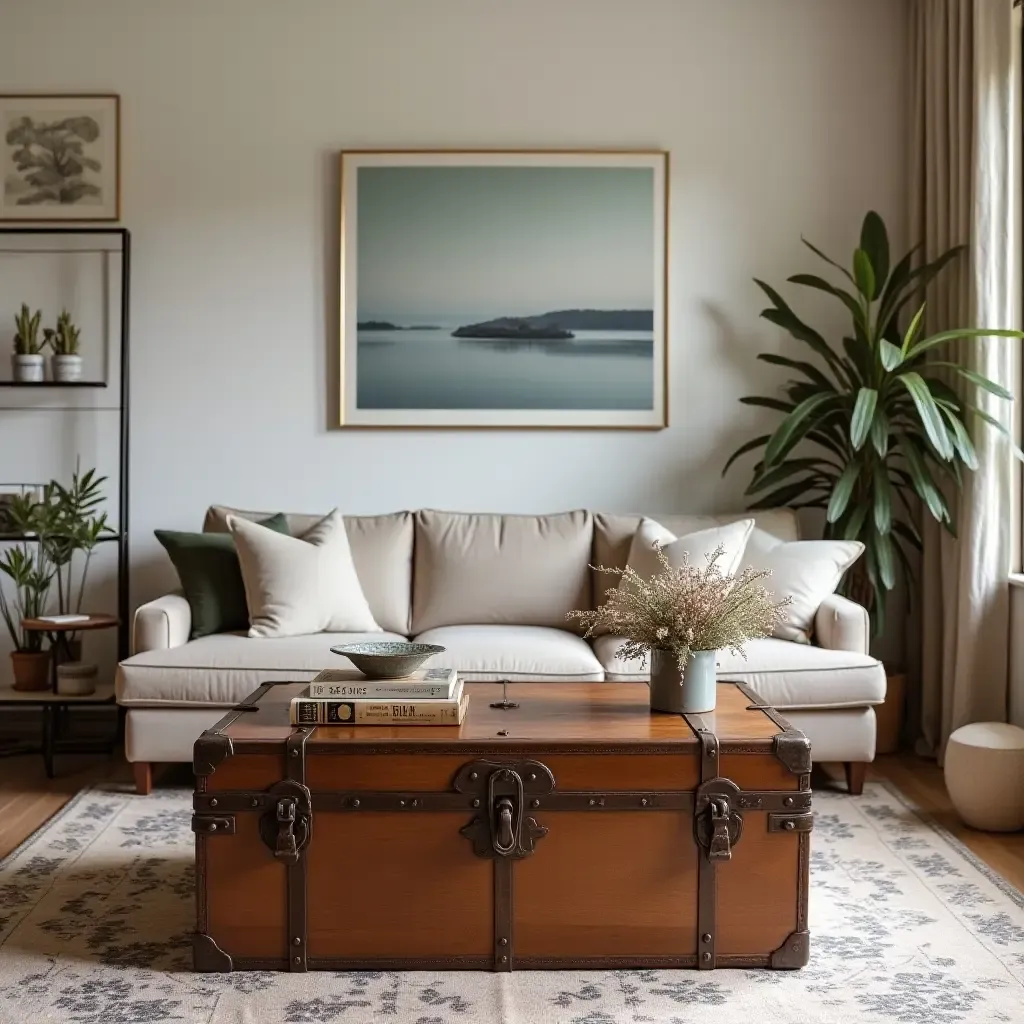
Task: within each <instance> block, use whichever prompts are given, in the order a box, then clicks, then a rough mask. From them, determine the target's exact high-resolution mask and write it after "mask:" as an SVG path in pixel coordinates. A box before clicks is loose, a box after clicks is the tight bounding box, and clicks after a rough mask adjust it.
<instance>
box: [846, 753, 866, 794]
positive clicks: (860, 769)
mask: <svg viewBox="0 0 1024 1024" xmlns="http://www.w3.org/2000/svg"><path fill="white" fill-rule="evenodd" d="M843 768H844V769H845V770H846V786H847V788H848V789H849V790H850V794H851V795H852V796H860V795H861V793H863V792H864V776H865V775H866V774H867V771H868V763H867V761H844V762H843Z"/></svg>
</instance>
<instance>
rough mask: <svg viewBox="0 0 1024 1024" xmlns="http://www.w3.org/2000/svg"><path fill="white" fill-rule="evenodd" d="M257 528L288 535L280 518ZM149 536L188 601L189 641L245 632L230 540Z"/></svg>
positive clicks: (245, 613)
mask: <svg viewBox="0 0 1024 1024" xmlns="http://www.w3.org/2000/svg"><path fill="white" fill-rule="evenodd" d="M259 525H260V526H265V527H266V528H267V529H268V530H275V531H276V532H278V533H287V532H288V521H287V519H286V518H285V517H284V516H283V515H281V514H278V515H275V516H271V517H270V518H269V519H263V520H261V521H260V524H259ZM153 532H154V534H155V536H156V539H157V540H158V541H159V542H160V543H161V544H162V545H163V546H164V550H165V551H166V552H167V556H168V557H169V558H170V560H171V564H172V565H173V566H174V569H175V571H176V572H177V574H178V580H179V582H180V583H181V589H182V591H183V592H184V594H185V599H186V600H187V601H188V605H189V614H190V616H191V620H192V624H191V632H190V636H191V637H192V639H195V638H196V637H200V636H209V635H210V634H211V633H228V632H230V631H231V630H234V629H245V628H246V627H247V626H248V625H249V605H248V603H247V602H246V599H245V584H244V582H243V581H242V567H241V566H240V565H239V564H238V551H237V550H236V549H235V542H234V540H233V539H232V538H231V537H229V536H225V535H224V534H221V533H182V532H180V531H178V530H154V531H153Z"/></svg>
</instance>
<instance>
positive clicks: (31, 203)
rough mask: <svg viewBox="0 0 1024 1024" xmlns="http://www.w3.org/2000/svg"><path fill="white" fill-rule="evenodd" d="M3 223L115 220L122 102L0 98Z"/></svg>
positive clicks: (108, 97)
mask: <svg viewBox="0 0 1024 1024" xmlns="http://www.w3.org/2000/svg"><path fill="white" fill-rule="evenodd" d="M0 129H2V132H0V139H2V148H0V221H109V220H117V219H118V218H119V217H120V213H121V210H120V203H121V196H120V99H119V97H117V96H114V95H77V96H51V95H45V96H43V95H24V96H0Z"/></svg>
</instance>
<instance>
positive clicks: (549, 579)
mask: <svg viewBox="0 0 1024 1024" xmlns="http://www.w3.org/2000/svg"><path fill="white" fill-rule="evenodd" d="M593 530H594V520H593V517H592V516H591V515H590V513H589V512H582V511H581V512H564V513H561V514H558V515H548V516H502V515H477V514H464V513H456V512H433V511H429V510H423V511H420V512H417V513H416V542H415V551H416V571H415V573H414V576H413V580H414V585H413V601H412V625H413V632H415V633H422V632H423V631H424V630H427V629H434V628H436V627H438V626H463V625H472V624H477V625H482V624H488V623H495V624H502V625H522V626H550V627H552V628H555V629H562V630H565V629H567V628H571V627H569V624H568V623H567V622H566V618H565V616H566V613H567V612H570V611H572V610H573V609H575V608H589V607H590V570H589V569H588V567H587V565H588V562H589V560H590V551H591V545H592V541H593Z"/></svg>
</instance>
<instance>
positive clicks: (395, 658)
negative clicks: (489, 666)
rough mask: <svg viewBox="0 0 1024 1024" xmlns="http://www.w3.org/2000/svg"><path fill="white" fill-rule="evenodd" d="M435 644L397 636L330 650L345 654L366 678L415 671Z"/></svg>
mask: <svg viewBox="0 0 1024 1024" xmlns="http://www.w3.org/2000/svg"><path fill="white" fill-rule="evenodd" d="M443 650H445V648H444V647H439V646H438V645H437V644H413V643H403V642H401V641H398V640H367V641H365V642H364V643H359V644H342V645H341V646H340V647H332V648H331V653H333V654H340V655H341V656H342V657H343V658H348V660H349V661H351V662H352V664H353V665H355V667H356V668H357V669H359V671H360V672H362V673H363V675H364V676H366V677H367V678H369V679H400V678H401V677H402V676H407V675H410V674H411V673H413V672H415V671H416V669H418V668H419V667H420V666H421V665H422V664H423V663H424V662H425V661H426V660H427V659H428V658H432V657H433V656H434V655H435V654H440V653H441V652H442V651H443Z"/></svg>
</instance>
